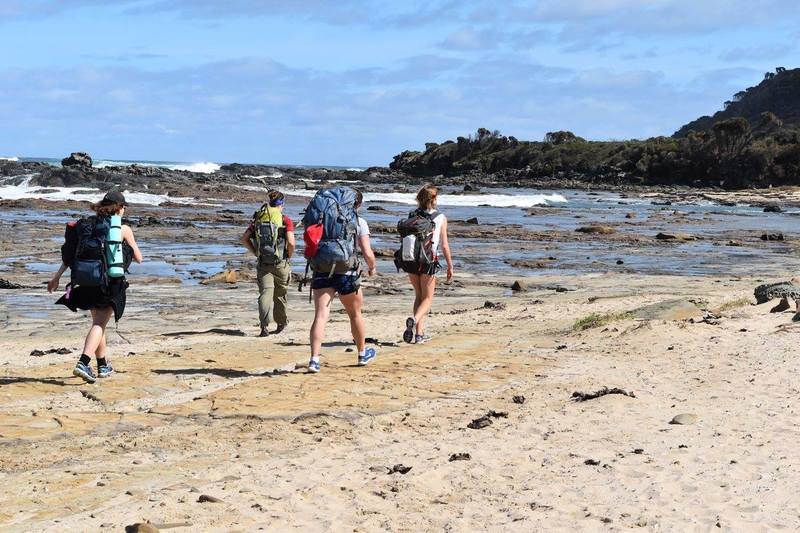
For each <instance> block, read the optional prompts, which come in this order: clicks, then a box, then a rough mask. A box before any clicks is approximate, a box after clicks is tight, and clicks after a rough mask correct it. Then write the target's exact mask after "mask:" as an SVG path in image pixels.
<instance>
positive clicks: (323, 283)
mask: <svg viewBox="0 0 800 533" xmlns="http://www.w3.org/2000/svg"><path fill="white" fill-rule="evenodd" d="M362 201H363V196H362V195H361V192H360V191H357V190H355V189H352V188H350V187H333V188H329V189H322V190H320V191H319V192H317V194H316V195H315V196H314V198H313V199H312V200H311V202H310V203H309V204H308V207H307V208H306V212H305V215H304V217H303V226H304V228H305V229H304V232H303V240H304V241H305V257H306V259H307V260H308V266H307V267H306V276H307V275H308V270H309V269H310V270H312V271H313V276H312V278H311V293H312V297H313V299H314V322H313V324H312V325H311V332H310V338H311V360H310V361H309V363H308V370H309V372H314V373H316V372H319V371H320V370H321V368H322V364H321V362H320V356H321V351H322V341H323V339H324V337H325V326H326V325H327V324H328V319H329V318H330V306H331V302H332V301H333V298H334V296H336V295H337V294H338V296H339V301H340V302H341V303H342V305H343V306H344V308H345V311H347V316H348V317H349V318H350V331H351V333H352V334H353V340H354V341H355V343H356V349H357V350H358V364H359V366H364V365H367V364H368V363H369V362H370V361H371V360H372V359H374V358H375V356H376V351H375V348H372V347H370V348H367V347H366V332H365V325H364V318H363V317H362V315H361V308H362V306H363V304H364V296H363V293H362V291H361V275H362V271H361V263H360V261H359V257H358V256H359V251H360V252H361V255H363V257H364V260H365V261H366V263H367V274H368V275H369V276H370V277H371V276H374V275H375V274H376V263H375V254H374V253H373V251H372V246H371V245H370V242H369V226H368V225H367V221H366V220H364V219H363V218H361V217H359V216H358V208H359V207H360V206H361V203H362ZM304 281H305V280H304ZM303 283H304V282H301V286H300V287H301V289H302V285H303Z"/></svg>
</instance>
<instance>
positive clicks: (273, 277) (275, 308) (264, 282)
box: [242, 190, 295, 337]
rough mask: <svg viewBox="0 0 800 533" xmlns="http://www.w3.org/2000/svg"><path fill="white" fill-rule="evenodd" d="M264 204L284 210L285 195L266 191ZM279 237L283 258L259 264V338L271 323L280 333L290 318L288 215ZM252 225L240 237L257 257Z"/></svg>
mask: <svg viewBox="0 0 800 533" xmlns="http://www.w3.org/2000/svg"><path fill="white" fill-rule="evenodd" d="M267 202H268V204H269V207H270V209H272V208H275V209H280V210H281V211H283V204H284V196H283V193H282V192H280V191H275V190H272V191H269V193H268V199H267ZM280 231H281V232H282V235H281V237H282V238H283V242H284V243H285V247H284V251H283V259H282V260H281V261H278V262H277V263H275V264H264V263H262V262H261V261H259V262H258V271H257V275H258V278H257V280H258V292H259V296H258V318H259V321H260V323H261V333H260V335H259V336H260V337H267V336H268V335H269V334H270V332H269V324H270V322H272V321H273V320H274V321H275V323H276V324H277V326H278V327H277V329H276V330H275V331H274V332H273V333H275V334H277V333H280V332H281V331H283V330H284V329H286V325H287V324H288V323H289V318H288V316H287V313H286V308H287V304H286V297H287V294H288V288H289V282H290V281H291V279H292V267H291V265H290V264H289V260H290V259H291V257H292V254H293V253H294V249H295V238H294V222H292V219H290V218H289V217H288V216H286V215H283V227H282V228H281V229H280ZM254 237H255V226H254V223H251V224H250V226H248V228H247V230H245V232H244V234H243V235H242V244H244V245H245V247H247V249H248V250H250V252H251V253H252V254H253V255H255V256H256V257H258V252H257V251H256V248H255V246H254V240H255V239H254Z"/></svg>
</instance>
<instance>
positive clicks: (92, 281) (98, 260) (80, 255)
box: [69, 216, 111, 287]
mask: <svg viewBox="0 0 800 533" xmlns="http://www.w3.org/2000/svg"><path fill="white" fill-rule="evenodd" d="M110 229H111V221H110V219H109V218H108V217H98V216H92V217H88V218H83V219H81V220H79V221H78V222H77V224H76V225H75V233H76V237H77V242H76V246H75V256H74V258H73V260H72V264H71V265H69V266H70V277H71V279H72V284H73V285H77V286H80V287H106V286H107V285H108V277H107V276H106V270H107V268H106V253H105V252H106V241H107V240H108V232H109V230H110Z"/></svg>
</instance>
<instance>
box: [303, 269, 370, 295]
mask: <svg viewBox="0 0 800 533" xmlns="http://www.w3.org/2000/svg"><path fill="white" fill-rule="evenodd" d="M360 287H361V276H360V275H359V274H334V275H332V276H330V275H328V274H314V277H313V278H312V280H311V288H312V289H333V290H334V291H336V293H337V294H339V296H347V295H348V294H353V293H355V292H358V289H359V288H360Z"/></svg>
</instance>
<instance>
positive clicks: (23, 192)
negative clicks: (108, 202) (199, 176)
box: [0, 175, 198, 205]
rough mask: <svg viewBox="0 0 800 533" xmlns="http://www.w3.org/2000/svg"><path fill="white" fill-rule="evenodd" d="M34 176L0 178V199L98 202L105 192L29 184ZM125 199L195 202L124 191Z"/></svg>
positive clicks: (134, 201)
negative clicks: (11, 182)
mask: <svg viewBox="0 0 800 533" xmlns="http://www.w3.org/2000/svg"><path fill="white" fill-rule="evenodd" d="M20 177H23V178H24V179H23V180H22V181H21V182H19V183H18V184H16V185H4V184H3V183H8V182H9V181H11V180H12V179H18V178H20ZM33 178H34V176H30V175H28V176H15V177H14V178H5V179H2V180H0V200H24V199H36V200H49V201H51V202H56V201H64V200H75V201H78V202H98V201H100V200H101V199H102V198H103V195H104V194H105V193H104V192H102V191H98V190H97V189H91V188H88V187H42V186H39V185H31V180H32V179H33ZM124 194H125V199H126V200H127V201H128V202H129V203H131V204H140V205H161V204H163V203H165V202H172V203H177V204H197V203H198V202H197V200H195V199H194V198H181V197H173V196H167V195H166V194H150V193H145V192H129V191H124Z"/></svg>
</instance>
